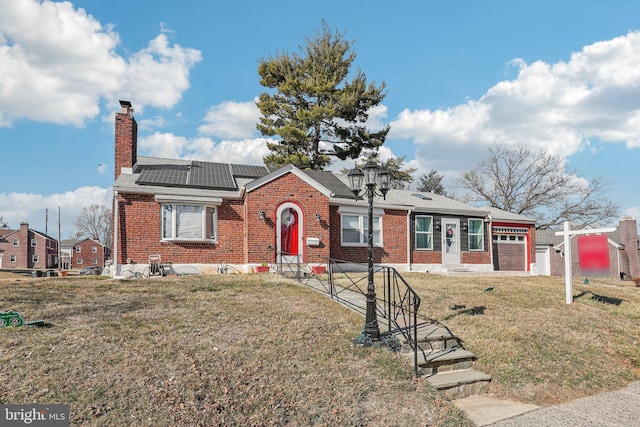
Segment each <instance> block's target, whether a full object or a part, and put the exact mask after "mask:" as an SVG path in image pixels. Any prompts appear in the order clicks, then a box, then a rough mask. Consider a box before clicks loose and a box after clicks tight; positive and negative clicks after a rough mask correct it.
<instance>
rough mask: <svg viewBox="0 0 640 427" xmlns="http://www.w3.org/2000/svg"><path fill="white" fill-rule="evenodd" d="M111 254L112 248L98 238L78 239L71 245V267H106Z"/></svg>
mask: <svg viewBox="0 0 640 427" xmlns="http://www.w3.org/2000/svg"><path fill="white" fill-rule="evenodd" d="M110 256H111V250H110V249H109V248H107V247H106V246H104V245H103V244H102V243H100V242H98V241H97V240H94V239H90V238H86V239H84V240H77V241H75V243H74V244H73V246H72V247H71V262H70V267H71V268H82V267H100V268H104V266H105V263H106V261H107V260H108V259H109V257H110Z"/></svg>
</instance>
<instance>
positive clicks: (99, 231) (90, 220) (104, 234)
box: [76, 205, 113, 248]
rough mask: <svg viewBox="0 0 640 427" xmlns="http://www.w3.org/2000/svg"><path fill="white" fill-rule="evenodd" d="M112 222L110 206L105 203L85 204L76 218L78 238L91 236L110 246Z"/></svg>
mask: <svg viewBox="0 0 640 427" xmlns="http://www.w3.org/2000/svg"><path fill="white" fill-rule="evenodd" d="M112 223H113V222H112V214H111V209H109V208H108V207H106V206H104V205H91V206H89V207H86V206H85V207H84V208H82V212H81V213H80V215H78V217H77V218H76V227H78V232H77V233H76V238H87V237H89V238H92V239H95V240H97V241H99V242H100V243H102V244H103V245H105V246H106V247H109V248H110V247H111V239H112V232H111V230H112Z"/></svg>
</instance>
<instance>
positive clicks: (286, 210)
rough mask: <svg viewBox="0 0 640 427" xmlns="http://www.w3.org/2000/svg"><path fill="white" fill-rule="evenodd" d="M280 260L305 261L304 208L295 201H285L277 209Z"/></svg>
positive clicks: (277, 240) (285, 261)
mask: <svg viewBox="0 0 640 427" xmlns="http://www.w3.org/2000/svg"><path fill="white" fill-rule="evenodd" d="M276 215H277V216H276V218H277V221H276V246H277V250H278V262H283V263H291V262H303V257H304V245H303V243H302V242H303V237H302V236H303V234H304V221H303V219H304V218H303V215H302V209H300V206H298V205H296V204H295V203H290V202H287V203H283V204H282V205H280V207H278V210H277V211H276Z"/></svg>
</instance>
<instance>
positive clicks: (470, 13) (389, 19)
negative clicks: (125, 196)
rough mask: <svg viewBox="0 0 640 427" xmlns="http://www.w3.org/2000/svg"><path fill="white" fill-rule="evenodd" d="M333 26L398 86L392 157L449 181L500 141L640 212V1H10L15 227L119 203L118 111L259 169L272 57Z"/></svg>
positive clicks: (6, 10)
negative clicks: (265, 60)
mask: <svg viewBox="0 0 640 427" xmlns="http://www.w3.org/2000/svg"><path fill="white" fill-rule="evenodd" d="M323 19H324V20H326V22H327V24H328V25H329V27H330V28H332V29H337V30H339V31H346V37H347V39H350V40H353V41H354V44H353V50H354V51H355V53H356V54H357V58H356V61H355V65H356V66H358V67H359V68H360V69H361V70H362V71H363V72H364V73H365V74H366V76H367V78H368V79H369V81H375V82H376V83H381V82H385V84H386V88H387V96H386V98H385V100H384V102H383V105H382V106H381V107H379V108H377V109H376V110H375V111H372V112H371V125H372V126H376V125H382V124H387V123H388V124H391V132H390V134H389V137H388V140H387V143H386V144H385V147H384V148H383V151H382V156H383V157H385V156H388V155H395V156H406V158H405V161H406V163H407V165H408V166H412V167H415V168H417V169H418V171H417V172H416V174H415V176H416V178H417V177H418V176H419V175H421V174H422V173H425V172H428V171H429V170H431V169H436V170H438V171H439V172H440V173H443V174H444V175H445V183H446V184H448V185H450V184H451V182H452V181H453V179H455V178H456V176H457V175H459V174H460V173H461V172H463V171H465V170H469V169H471V168H472V167H474V166H475V165H476V164H477V163H478V162H479V161H481V160H482V159H483V158H484V156H485V154H486V152H487V148H488V147H491V146H495V145H496V144H498V145H502V146H516V145H525V146H527V147H529V148H532V149H545V150H548V151H549V152H550V153H553V154H556V155H560V156H563V157H565V158H566V159H567V165H568V168H576V169H577V170H578V172H579V173H580V178H581V179H584V180H586V181H588V180H589V179H591V178H593V177H594V176H598V175H602V176H604V177H606V178H608V179H609V180H610V181H611V182H612V184H613V186H612V187H611V193H610V195H611V198H612V199H614V200H615V201H617V202H618V203H619V204H620V206H621V212H620V213H621V216H622V215H631V216H633V217H635V218H640V192H639V191H637V190H636V189H635V188H634V184H636V183H638V182H640V172H639V168H638V167H637V166H636V165H637V164H638V161H639V160H640V154H639V153H640V93H639V92H640V2H637V1H616V0H612V1H608V2H604V1H592V0H582V1H561V2H559V1H536V2H526V3H525V2H514V1H507V0H504V1H497V0H494V1H491V0H488V1H471V0H469V1H462V0H461V1H457V2H446V1H439V2H435V1H417V0H416V1H404V2H389V1H376V0H374V1H371V0H370V1H367V2H364V1H351V2H347V1H333V0H326V1H323V2H305V1H295V2H294V1H272V2H259V1H251V2H250V1H239V0H236V1H210V2H205V1H191V0H183V1H180V2H157V1H153V2H152V1H146V0H138V1H134V2H132V1H121V0H109V1H106V0H85V1H74V2H49V1H34V0H0V76H2V77H1V78H0V149H1V151H0V152H1V153H2V154H1V158H2V166H1V167H0V217H2V218H3V220H4V221H5V222H7V223H8V224H9V226H11V227H17V226H18V225H19V223H20V222H22V221H28V222H29V223H30V226H31V227H32V228H35V229H37V230H41V231H45V228H48V231H49V234H51V235H53V236H57V212H58V207H59V206H60V209H61V212H62V215H61V223H62V237H63V238H66V237H69V236H71V235H72V234H73V233H74V232H75V228H74V226H73V223H74V221H75V218H76V216H77V215H78V214H79V213H80V211H81V209H82V207H83V206H88V205H90V204H93V203H98V204H105V205H110V204H111V203H110V200H111V185H112V183H113V174H114V171H113V125H114V113H115V111H117V110H118V108H119V107H118V100H119V99H125V100H129V101H131V102H132V104H133V107H134V109H135V116H136V119H137V121H138V123H139V126H140V131H139V154H141V155H152V156H166V157H181V158H196V159H206V160H211V161H223V162H224V161H233V162H236V163H239V162H246V163H250V164H259V163H260V161H261V159H262V157H263V156H264V155H265V154H267V150H266V145H265V144H266V141H267V140H266V139H265V138H263V137H262V136H261V135H259V133H258V132H257V131H256V130H255V124H256V122H257V117H258V112H257V109H256V108H255V105H254V103H253V100H254V98H255V97H257V96H258V95H259V94H260V93H261V92H262V91H263V90H264V88H263V87H261V86H260V84H259V77H258V74H257V64H258V62H257V61H258V58H260V57H267V56H269V55H272V54H276V53H277V52H282V51H288V52H294V51H296V50H297V48H298V46H299V45H304V43H305V41H304V38H305V36H312V35H313V34H314V32H315V31H317V30H318V29H320V28H321V25H322V20H323ZM352 164H353V163H349V162H347V163H346V164H336V165H334V168H336V169H340V168H342V167H350V166H351V165H352ZM46 209H49V223H48V224H46V223H45V211H46Z"/></svg>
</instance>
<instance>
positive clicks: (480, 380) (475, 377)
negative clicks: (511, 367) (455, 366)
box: [427, 369, 491, 400]
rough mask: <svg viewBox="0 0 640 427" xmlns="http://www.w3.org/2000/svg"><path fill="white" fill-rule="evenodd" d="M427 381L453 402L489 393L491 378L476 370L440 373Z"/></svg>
mask: <svg viewBox="0 0 640 427" xmlns="http://www.w3.org/2000/svg"><path fill="white" fill-rule="evenodd" d="M427 381H429V383H430V384H431V385H432V386H433V388H435V389H436V390H440V392H442V393H443V394H444V395H445V396H447V397H448V398H449V399H451V400H455V399H463V398H465V397H469V396H480V395H482V394H485V393H487V392H488V391H489V383H490V382H491V376H490V375H487V374H485V373H484V372H480V371H476V370H475V369H461V370H456V371H447V372H440V373H437V374H435V375H432V376H430V377H428V378H427Z"/></svg>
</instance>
